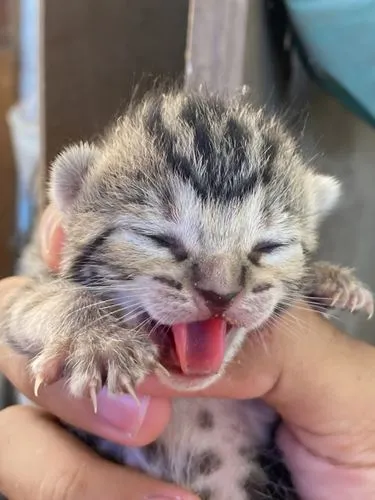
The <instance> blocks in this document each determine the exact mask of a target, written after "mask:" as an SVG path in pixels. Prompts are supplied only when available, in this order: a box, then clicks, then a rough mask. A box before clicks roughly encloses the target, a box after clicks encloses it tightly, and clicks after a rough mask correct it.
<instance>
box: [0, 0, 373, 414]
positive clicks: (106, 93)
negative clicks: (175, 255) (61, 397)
mask: <svg viewBox="0 0 375 500" xmlns="http://www.w3.org/2000/svg"><path fill="white" fill-rule="evenodd" d="M374 61H375V2H368V1H364V0H354V1H352V2H350V1H347V2H342V0H336V1H335V0H330V1H327V0H315V1H314V2H311V1H302V0H285V1H282V0H274V1H268V0H190V1H189V0H107V1H106V2H104V1H103V0H79V1H77V0H64V1H61V0H0V172H1V174H0V241H1V243H0V277H4V276H6V275H9V274H12V273H13V272H14V269H15V265H16V262H17V256H18V255H19V252H20V251H21V249H22V246H23V244H24V242H25V241H26V239H27V235H28V233H29V230H30V227H31V224H32V219H33V215H34V214H35V212H36V211H37V210H39V209H40V207H42V206H43V204H44V202H45V185H46V180H47V178H48V165H49V164H50V162H51V160H52V159H53V157H54V156H55V155H56V154H57V153H58V152H59V151H60V149H61V148H62V147H63V146H65V145H66V144H68V143H70V142H72V141H76V140H80V139H90V138H93V137H95V136H96V135H97V134H98V133H100V132H101V131H102V130H103V128H104V127H105V126H106V125H107V124H108V123H109V122H110V120H111V119H112V118H113V117H114V116H115V115H116V114H118V113H119V112H120V111H121V109H123V108H124V107H125V106H126V104H127V102H128V101H129V99H130V98H131V96H132V95H133V93H134V91H135V89H137V92H138V94H142V92H144V91H145V90H147V89H148V88H149V87H150V86H151V85H152V83H153V81H154V80H155V78H159V79H160V78H161V79H164V78H167V79H169V80H171V81H178V82H179V83H180V84H181V85H186V86H188V87H198V86H199V85H200V84H201V83H204V84H205V85H206V86H208V87H209V88H212V89H214V90H217V91H218V92H226V91H229V92H232V91H234V90H235V89H237V88H238V87H240V86H241V85H248V86H249V87H250V88H251V91H252V95H253V99H254V101H255V102H256V103H258V104H260V105H263V106H266V107H269V108H271V109H272V110H277V111H279V112H281V113H283V116H284V119H285V120H286V121H288V122H289V125H290V127H291V129H292V130H294V132H295V133H296V134H297V136H298V137H299V138H300V140H301V141H302V143H303V145H304V147H305V150H306V157H307V159H308V160H309V161H311V162H312V163H314V164H316V165H317V166H318V167H319V169H321V170H322V171H324V172H327V173H332V174H335V175H337V177H338V178H339V179H340V180H342V181H343V183H344V192H345V194H344V197H343V199H342V203H341V206H340V208H339V210H338V211H337V212H336V213H335V214H334V215H332V216H331V217H330V218H329V219H328V220H327V222H326V223H325V225H324V227H323V232H322V234H323V237H322V246H321V250H320V254H321V255H320V256H321V257H322V258H326V259H329V260H332V261H335V262H337V263H340V264H343V265H347V266H350V267H355V268H356V269H357V273H358V275H359V276H360V277H361V278H362V279H363V280H364V281H366V282H367V283H368V284H369V285H370V286H372V287H373V289H375V266H374V263H373V255H374V254H375V196H374V187H375V132H374V123H375V120H374V116H375V97H374V96H375V65H374ZM340 322H341V323H340V324H341V326H342V324H343V323H344V325H345V328H346V329H347V330H348V331H350V332H351V333H353V334H355V335H358V336H361V337H362V338H365V339H367V340H370V341H374V340H375V331H374V323H373V322H366V320H364V319H363V318H361V317H360V316H349V315H348V316H345V317H344V316H343V318H342V319H340ZM1 394H2V396H0V406H1V402H2V401H3V403H4V398H5V396H4V394H5V389H4V390H3V391H1V390H0V395H1ZM1 397H2V398H3V399H2V400H1Z"/></svg>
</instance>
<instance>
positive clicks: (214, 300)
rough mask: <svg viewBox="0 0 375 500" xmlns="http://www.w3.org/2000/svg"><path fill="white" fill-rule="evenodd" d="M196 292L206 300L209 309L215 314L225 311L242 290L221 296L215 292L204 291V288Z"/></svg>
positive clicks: (197, 289)
mask: <svg viewBox="0 0 375 500" xmlns="http://www.w3.org/2000/svg"><path fill="white" fill-rule="evenodd" d="M196 291H197V292H198V293H199V295H200V296H201V297H203V298H204V300H205V302H206V305H207V307H208V308H209V309H210V310H211V311H212V312H215V313H218V312H223V311H225V309H227V308H228V306H229V305H230V303H231V302H232V300H233V299H234V298H235V297H237V295H238V294H239V293H240V290H237V291H236V292H232V293H226V294H219V293H216V292H214V291H213V290H204V289H203V288H196Z"/></svg>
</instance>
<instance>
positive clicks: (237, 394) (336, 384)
mask: <svg viewBox="0 0 375 500" xmlns="http://www.w3.org/2000/svg"><path fill="white" fill-rule="evenodd" d="M46 242H47V244H46V245H45V249H46V251H45V259H46V261H47V262H48V264H49V266H50V267H51V268H57V267H58V263H59V258H58V256H59V249H60V248H61V245H62V242H63V234H62V231H61V228H60V227H59V225H58V224H57V225H56V226H55V227H54V229H53V230H52V231H50V232H49V236H48V237H47V238H46ZM47 249H49V252H48V251H47ZM263 337H264V338H263V342H256V341H255V340H254V339H252V338H251V337H250V338H249V340H248V342H247V343H246V345H245V346H244V349H243V350H242V352H241V353H240V355H239V356H238V357H237V359H236V360H235V362H233V363H232V364H231V366H230V367H228V370H227V373H226V375H225V377H223V379H222V380H220V381H219V382H218V383H216V384H215V385H214V386H212V387H210V388H209V389H207V390H205V391H203V392H202V391H201V392H200V393H199V394H200V395H204V396H207V397H226V398H240V399H248V398H254V397H262V398H263V399H265V401H266V402H267V403H269V404H270V405H271V406H272V407H273V408H274V409H275V410H276V411H277V412H278V413H280V415H281V416H282V418H283V425H282V427H281V428H280V431H279V436H278V442H279V445H280V447H281V448H282V450H283V451H284V453H285V459H286V461H287V464H288V465H289V467H290V469H291V471H292V473H293V476H294V481H295V484H296V487H297V489H298V490H299V493H300V495H301V497H302V498H303V499H304V500H325V499H330V500H331V499H332V498H340V499H342V500H344V499H345V500H346V498H348V499H352V498H353V499H354V498H358V497H359V496H362V497H363V498H374V497H375V484H374V479H373V476H374V474H375V472H374V471H375V432H374V430H375V403H374V402H373V400H374V398H373V385H374V384H373V380H374V375H375V373H374V372H375V348H374V347H372V346H369V345H366V344H364V343H362V342H360V341H358V340H355V339H352V338H350V337H348V336H346V335H345V334H343V333H342V332H340V331H338V330H337V329H336V328H335V327H334V326H333V325H331V324H330V323H328V322H327V321H325V320H323V319H322V318H321V317H320V316H318V315H317V314H315V313H314V312H312V311H311V310H310V309H309V308H308V307H307V306H305V305H303V304H299V305H296V306H295V308H294V309H293V310H291V311H289V312H287V313H286V314H285V315H284V318H283V319H282V320H280V321H279V322H278V324H276V325H275V326H274V327H273V328H272V331H265V332H263ZM57 387H59V385H58V384H57ZM23 390H24V391H29V393H30V391H31V385H30V382H29V380H28V378H27V376H25V379H24V386H23ZM56 390H58V389H56V388H55V386H52V387H49V388H46V389H45V390H44V391H43V392H41V397H40V403H41V404H42V405H45V404H46V403H47V407H48V408H49V409H50V410H51V411H52V412H54V413H55V414H56V413H57V414H58V415H59V416H61V411H59V410H60V408H59V405H58V401H56V400H54V399H53V403H51V401H50V400H49V397H50V396H48V395H49V394H51V393H52V394H54V391H56ZM31 392H32V391H31ZM141 392H142V393H143V394H147V395H152V396H153V397H152V398H151V400H150V401H151V402H152V404H154V401H155V400H154V398H158V399H156V401H159V404H160V406H159V407H158V408H155V406H151V405H150V406H149V407H148V410H147V412H146V413H147V415H152V416H155V415H159V417H160V416H161V415H162V422H163V425H165V424H166V422H167V420H168V409H169V407H168V403H167V401H166V399H163V398H168V397H173V396H176V395H178V394H177V393H176V392H174V391H171V390H169V389H167V388H165V387H162V386H161V385H160V383H159V382H158V381H157V380H156V379H155V378H151V379H150V380H148V381H147V382H146V383H144V384H143V386H142V387H141ZM193 395H194V394H192V393H189V394H184V396H185V397H186V396H188V397H189V396H193ZM59 397H60V396H59ZM77 404H78V405H83V404H84V403H83V402H77ZM48 405H49V406H48ZM163 405H164V406H163ZM64 406H65V407H66V400H65V405H64ZM54 410H55V411H54ZM56 410H57V411H56ZM69 415H70V410H69ZM69 415H68V417H69ZM91 415H92V412H91ZM65 418H66V417H65ZM151 420H152V418H150V421H151ZM68 421H69V419H68ZM88 421H90V419H89V420H88ZM83 424H84V425H83V426H82V427H84V428H87V422H83ZM163 425H162V426H161V427H163ZM98 434H99V435H102V434H100V432H99V433H98ZM156 435H157V433H155V434H154V436H155V437H156ZM104 437H107V436H104ZM116 437H117V438H116V439H114V440H115V441H118V436H116ZM112 439H113V438H112ZM359 486H361V487H362V490H360V491H359V490H358V488H359ZM338 488H340V489H338ZM343 488H344V489H343ZM363 488H367V490H363ZM344 495H347V496H346V497H345V496H344Z"/></svg>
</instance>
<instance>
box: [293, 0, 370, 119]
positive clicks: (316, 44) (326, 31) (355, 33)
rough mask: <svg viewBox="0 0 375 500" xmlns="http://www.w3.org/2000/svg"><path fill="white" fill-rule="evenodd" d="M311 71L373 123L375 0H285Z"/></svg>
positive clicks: (303, 58)
mask: <svg viewBox="0 0 375 500" xmlns="http://www.w3.org/2000/svg"><path fill="white" fill-rule="evenodd" d="M285 5H286V8H287V10H288V13H289V17H290V20H291V23H292V26H293V32H294V35H295V37H294V39H295V42H296V45H297V48H298V50H299V52H300V55H301V58H302V60H303V62H304V64H305V66H306V68H307V70H308V72H309V73H310V75H311V76H312V77H313V78H314V79H315V80H316V81H317V82H318V84H319V85H321V86H322V87H323V88H325V89H326V90H327V91H328V92H329V93H331V94H333V95H334V96H335V97H336V98H338V99H340V100H341V101H342V102H343V103H344V104H345V105H346V106H347V107H349V108H350V109H351V110H352V111H353V112H354V113H356V114H357V115H359V116H360V117H361V118H363V119H364V120H366V121H368V122H369V123H370V124H371V125H373V126H375V0H351V1H349V0H331V1H329V0H285Z"/></svg>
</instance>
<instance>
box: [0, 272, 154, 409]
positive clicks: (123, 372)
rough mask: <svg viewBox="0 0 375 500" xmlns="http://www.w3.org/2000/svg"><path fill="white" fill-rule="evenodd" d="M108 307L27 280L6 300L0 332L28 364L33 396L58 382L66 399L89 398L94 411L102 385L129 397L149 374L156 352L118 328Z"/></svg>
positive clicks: (137, 333)
mask: <svg viewBox="0 0 375 500" xmlns="http://www.w3.org/2000/svg"><path fill="white" fill-rule="evenodd" d="M111 305H113V303H112V302H107V301H103V300H100V299H99V298H96V297H95V296H93V295H92V294H91V293H89V292H87V291H86V290H84V289H83V288H81V287H78V286H76V285H73V284H70V283H69V282H47V283H41V282H37V281H32V280H30V281H29V282H28V284H26V285H25V286H24V288H23V289H22V290H18V292H17V294H14V295H13V296H11V297H10V298H9V300H8V302H7V307H6V312H5V314H4V316H3V318H1V319H0V321H2V324H1V325H0V332H1V335H2V336H3V340H4V341H5V342H7V343H8V344H9V345H10V346H11V347H12V348H13V349H14V350H16V351H17V352H19V353H21V354H24V355H26V356H27V357H28V358H29V359H30V368H31V372H32V374H33V376H34V377H35V391H36V392H37V391H38V388H39V386H40V384H41V383H47V384H48V383H52V382H54V381H56V380H58V379H59V378H62V377H63V378H65V379H66V380H67V385H68V388H69V390H70V392H71V393H72V395H74V396H82V395H90V396H91V398H92V399H93V402H94V405H95V401H96V396H95V395H96V392H97V391H98V390H99V389H100V388H101V387H102V384H103V383H105V384H106V385H107V386H108V389H109V391H111V392H125V391H128V392H132V391H133V388H134V387H135V385H136V384H137V383H138V382H140V381H141V380H142V379H143V378H144V377H145V376H146V375H147V374H148V373H150V372H151V371H153V369H154V368H155V366H156V364H157V361H156V358H157V349H156V346H155V345H154V344H153V342H152V341H151V340H150V339H149V336H148V334H147V332H145V331H142V330H140V329H137V330H131V329H128V328H126V327H124V326H123V325H122V324H120V323H119V320H117V319H116V317H115V316H114V315H113V314H111V312H110V310H109V309H108V306H111Z"/></svg>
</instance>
